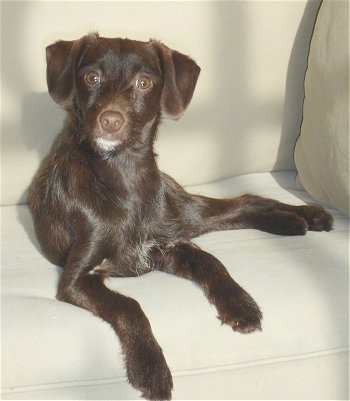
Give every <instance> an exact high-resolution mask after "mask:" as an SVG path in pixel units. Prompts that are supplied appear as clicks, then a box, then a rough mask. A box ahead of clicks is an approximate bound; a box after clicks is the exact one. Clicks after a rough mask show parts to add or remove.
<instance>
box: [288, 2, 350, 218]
mask: <svg viewBox="0 0 350 401" xmlns="http://www.w3.org/2000/svg"><path fill="white" fill-rule="evenodd" d="M295 160H296V166H297V169H298V173H299V180H300V182H301V184H302V185H303V186H304V188H305V189H306V190H307V191H308V192H309V193H310V194H311V195H312V196H313V197H314V198H315V199H317V200H318V201H320V202H322V203H324V204H325V205H327V206H330V207H332V208H335V209H339V210H340V211H342V212H343V213H344V214H346V215H349V3H348V1H346V0H343V1H334V0H325V1H323V3H322V5H321V8H320V11H319V14H318V17H317V21H316V25H315V31H314V34H313V38H312V41H311V48H310V54H309V63H308V70H307V73H306V77H305V101H304V118H303V123H302V127H301V135H300V137H299V139H298V141H297V144H296V149H295Z"/></svg>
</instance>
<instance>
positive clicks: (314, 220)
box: [191, 194, 333, 235]
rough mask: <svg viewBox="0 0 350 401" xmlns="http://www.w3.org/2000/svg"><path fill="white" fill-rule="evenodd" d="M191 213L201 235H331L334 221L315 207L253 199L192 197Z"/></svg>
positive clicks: (245, 197) (253, 197)
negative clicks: (219, 232) (228, 232)
mask: <svg viewBox="0 0 350 401" xmlns="http://www.w3.org/2000/svg"><path fill="white" fill-rule="evenodd" d="M191 205H192V209H193V213H194V212H195V213H196V214H197V215H198V216H200V218H199V219H198V222H199V225H200V227H202V229H203V230H202V232H207V231H216V230H230V229H243V228H252V229H257V230H261V231H266V232H269V233H272V234H278V235H305V234H306V232H307V231H308V230H311V231H330V230H331V229H332V223H333V218H332V216H331V215H330V214H329V213H328V212H327V211H326V210H325V209H323V207H321V206H318V205H301V206H293V205H287V204H284V203H281V202H278V201H276V200H274V199H269V198H263V197H260V196H256V195H250V194H246V195H242V196H239V197H237V198H228V199H214V198H207V197H204V196H196V195H194V196H193V197H192V203H191Z"/></svg>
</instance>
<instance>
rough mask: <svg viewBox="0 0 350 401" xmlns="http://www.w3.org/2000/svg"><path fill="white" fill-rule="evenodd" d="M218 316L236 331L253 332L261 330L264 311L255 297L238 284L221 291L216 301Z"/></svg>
mask: <svg viewBox="0 0 350 401" xmlns="http://www.w3.org/2000/svg"><path fill="white" fill-rule="evenodd" d="M214 303H215V305H216V308H217V310H218V312H219V316H218V318H219V319H220V320H221V321H222V323H225V324H228V325H229V326H231V327H232V329H233V330H234V331H238V332H240V333H244V334H247V333H251V332H253V331H255V330H261V319H262V313H261V311H260V309H259V307H258V305H257V304H256V302H255V301H254V299H253V298H252V297H251V296H250V295H249V294H248V293H247V292H246V291H244V290H243V288H241V287H239V286H238V285H237V284H235V285H234V286H233V288H232V289H231V290H227V289H226V290H225V291H223V292H221V294H220V296H219V297H217V298H216V301H215V302H214Z"/></svg>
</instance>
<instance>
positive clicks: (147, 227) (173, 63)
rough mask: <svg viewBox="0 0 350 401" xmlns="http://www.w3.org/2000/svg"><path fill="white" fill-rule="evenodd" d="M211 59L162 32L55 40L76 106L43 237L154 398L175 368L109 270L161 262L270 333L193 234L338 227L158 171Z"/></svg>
mask: <svg viewBox="0 0 350 401" xmlns="http://www.w3.org/2000/svg"><path fill="white" fill-rule="evenodd" d="M199 72H200V68H199V67H198V66H197V65H196V63H195V62H194V61H193V60H191V59H190V58H189V57H187V56H185V55H183V54H181V53H179V52H177V51H173V50H171V49H169V48H167V47H166V46H164V45H163V44H161V43H159V42H157V41H150V42H138V41H131V40H128V39H107V38H102V37H99V36H98V35H97V34H91V35H88V36H85V37H83V38H81V39H79V40H75V41H59V42H57V43H55V44H53V45H51V46H49V47H48V48H47V82H48V88H49V92H50V94H51V96H52V97H53V99H54V100H55V101H56V102H57V103H59V104H60V105H62V106H63V107H64V108H65V109H66V111H67V114H68V116H67V120H66V124H65V127H64V129H63V132H62V133H61V135H60V136H59V137H58V139H57V140H56V142H55V143H54V145H53V148H52V150H51V152H50V154H49V156H48V157H47V158H46V159H45V160H44V162H43V164H42V165H41V168H40V169H39V171H38V173H37V175H36V177H35V178H34V181H33V183H32V185H31V188H30V192H29V198H28V201H29V208H30V210H31V213H32V215H33V219H34V224H35V229H36V235H37V237H38V240H39V242H40V244H41V247H42V250H43V252H44V253H45V255H46V256H47V257H48V259H49V260H50V261H51V262H52V263H54V264H57V265H60V266H63V267H64V272H63V275H62V278H61V281H60V284H59V288H58V295H57V297H58V299H60V300H62V301H65V302H69V303H72V304H74V305H77V306H79V307H82V308H85V309H87V310H89V311H91V312H92V313H94V314H95V315H97V316H99V317H101V318H102V319H104V320H105V321H107V322H108V323H109V324H110V325H111V326H112V327H113V329H114V330H115V332H116V333H117V335H118V336H119V338H120V342H121V346H122V350H123V353H124V357H125V363H126V369H127V375H128V379H129V381H130V383H131V384H132V385H133V386H134V387H136V388H137V389H139V390H141V391H142V394H143V396H144V397H145V398H148V399H151V400H153V399H154V400H162V399H170V398H171V390H172V387H173V384H172V377H171V373H170V370H169V368H168V366H167V364H166V361H165V359H164V356H163V353H162V350H161V348H160V346H159V345H158V343H157V341H156V340H155V338H154V336H153V334H152V331H151V327H150V324H149V322H148V320H147V318H146V316H145V315H144V313H143V311H142V309H141V308H140V306H139V304H138V303H137V302H136V301H135V300H133V299H131V298H128V297H126V296H124V295H121V294H118V293H116V292H113V291H111V290H109V289H108V288H107V287H105V285H104V283H103V282H104V278H105V277H107V276H138V275H140V274H143V273H147V272H149V271H151V270H154V269H157V270H161V271H164V272H168V273H171V274H175V275H177V276H180V277H184V278H187V279H190V280H193V281H194V282H196V283H197V284H198V285H199V286H200V287H201V288H202V289H203V290H204V292H205V295H206V296H207V298H208V300H209V301H210V302H211V303H213V304H214V305H215V307H216V308H217V310H218V314H219V317H220V319H221V320H222V322H223V323H226V324H228V325H230V326H231V327H232V329H233V330H235V331H239V332H242V333H249V332H252V331H254V330H260V329H261V324H260V320H261V318H262V314H261V312H260V310H259V307H258V306H257V305H256V303H255V302H254V300H253V299H252V297H251V296H250V295H249V294H248V293H247V292H245V291H244V290H243V289H242V288H241V287H240V286H239V285H238V284H237V283H236V282H235V281H234V280H233V279H232V278H231V277H230V275H229V274H228V272H227V270H226V269H225V267H224V266H223V265H222V264H221V263H220V262H219V261H218V260H217V259H216V258H214V257H213V256H212V255H210V254H208V253H206V252H204V251H202V250H201V249H199V248H198V247H197V246H195V245H194V244H192V243H191V238H193V237H196V236H198V235H200V234H203V233H206V232H208V231H214V230H230V229H237V228H254V229H258V230H263V231H267V232H270V233H274V234H281V235H304V234H305V233H306V232H307V230H316V231H320V230H326V231H328V230H330V229H331V227H332V217H331V216H330V215H329V214H328V213H327V212H325V210H324V209H323V208H321V207H320V206H315V205H313V206H289V205H286V204H282V203H279V202H277V201H274V200H271V199H265V198H261V197H258V196H253V195H244V196H241V197H238V198H233V199H221V200H220V199H211V198H207V197H204V196H195V195H190V194H188V193H187V192H186V191H185V190H184V189H183V188H182V187H181V186H179V185H178V184H177V183H176V182H174V180H172V179H171V178H170V177H169V176H167V175H166V174H164V173H162V172H160V171H159V170H158V168H157V164H156V160H155V155H154V152H153V142H154V139H155V136H156V132H157V127H158V124H159V122H160V119H161V116H163V115H165V116H169V117H171V118H178V117H179V116H180V115H181V114H182V113H183V111H184V110H185V108H186V107H187V105H188V104H189V102H190V100H191V98H192V95H193V91H194V88H195V85H196V81H197V78H198V75H199Z"/></svg>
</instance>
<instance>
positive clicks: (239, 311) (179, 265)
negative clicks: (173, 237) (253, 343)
mask: <svg viewBox="0 0 350 401" xmlns="http://www.w3.org/2000/svg"><path fill="white" fill-rule="evenodd" d="M160 269H161V270H162V271H165V272H167V273H171V274H175V275H176V276H179V277H183V278H186V279H189V280H192V281H194V282H195V283H197V284H198V285H199V286H200V287H201V288H202V289H203V291H204V293H205V294H206V296H207V298H208V300H209V302H210V303H212V304H214V305H215V307H216V309H217V311H218V313H219V316H218V318H219V319H220V320H221V321H222V323H226V324H228V325H229V326H231V327H232V329H233V330H235V331H239V332H241V333H250V332H252V331H255V330H261V323H260V320H261V319H262V313H261V311H260V309H259V307H258V305H257V304H256V302H255V301H254V299H253V298H252V297H251V296H250V295H249V294H248V293H247V292H246V291H244V290H243V288H242V287H240V286H239V285H238V284H237V283H236V282H235V281H234V280H233V279H232V277H231V276H230V275H229V273H228V271H227V270H226V268H225V267H224V266H223V264H222V263H221V262H220V261H219V260H217V259H216V258H215V257H214V256H213V255H211V254H209V253H207V252H205V251H203V250H201V249H199V248H198V247H197V246H195V245H194V244H192V243H191V242H177V243H175V244H171V245H169V246H168V247H167V248H166V249H165V251H164V253H163V263H162V264H161V267H160Z"/></svg>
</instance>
